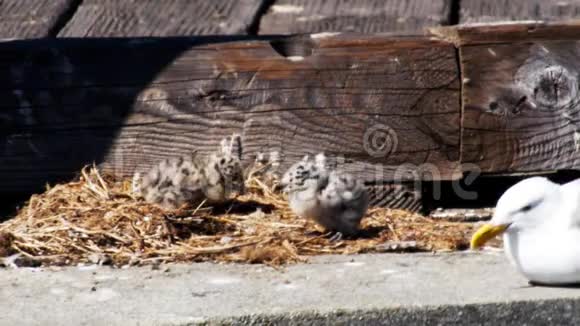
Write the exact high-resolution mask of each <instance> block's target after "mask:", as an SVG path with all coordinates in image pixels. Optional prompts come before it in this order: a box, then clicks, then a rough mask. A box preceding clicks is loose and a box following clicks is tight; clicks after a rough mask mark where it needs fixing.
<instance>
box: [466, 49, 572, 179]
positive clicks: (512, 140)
mask: <svg viewBox="0 0 580 326" xmlns="http://www.w3.org/2000/svg"><path fill="white" fill-rule="evenodd" d="M579 58H580V43H579V42H578V41H536V42H526V43H523V42H521V43H514V44H489V45H478V46H464V47H462V48H461V61H462V67H463V69H462V70H463V76H464V88H463V92H464V93H463V96H464V119H463V128H464V130H463V141H462V144H463V145H462V162H465V163H473V164H477V165H478V166H479V167H480V168H481V169H482V172H525V171H550V170H559V169H578V168H580V101H579V97H578V85H579V84H578V76H579V74H580V65H579V64H578V62H579Z"/></svg>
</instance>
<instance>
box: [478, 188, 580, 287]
mask: <svg viewBox="0 0 580 326" xmlns="http://www.w3.org/2000/svg"><path fill="white" fill-rule="evenodd" d="M499 234H503V242H504V251H505V253H506V255H507V257H508V258H509V260H510V261H511V262H512V264H513V265H515V267H516V268H517V270H518V271H519V272H520V273H521V274H523V275H524V276H525V277H526V278H527V279H528V280H529V281H530V282H532V283H536V284H572V283H580V180H576V181H572V182H569V183H566V184H563V185H559V184H556V183H553V182H551V181H549V180H548V179H547V178H544V177H533V178H528V179H525V180H523V181H520V182H518V183H517V184H515V185H513V186H512V187H511V188H509V189H508V190H507V191H506V192H505V193H504V194H503V195H502V196H501V197H500V199H499V201H498V203H497V206H496V209H495V212H494V215H493V217H492V219H491V221H490V223H489V224H486V225H484V226H482V227H481V228H480V229H479V230H478V231H477V232H476V233H475V234H474V235H473V237H472V239H471V247H472V249H475V248H479V247H481V246H483V245H484V244H485V243H486V242H487V241H488V240H490V239H491V238H493V237H495V236H496V235H499Z"/></svg>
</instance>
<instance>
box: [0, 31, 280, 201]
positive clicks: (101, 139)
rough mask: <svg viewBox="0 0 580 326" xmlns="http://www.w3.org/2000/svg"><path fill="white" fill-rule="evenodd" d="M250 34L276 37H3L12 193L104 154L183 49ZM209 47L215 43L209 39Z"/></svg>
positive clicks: (7, 180)
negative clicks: (140, 100)
mask: <svg viewBox="0 0 580 326" xmlns="http://www.w3.org/2000/svg"><path fill="white" fill-rule="evenodd" d="M273 37H275V36H273ZM248 39H253V40H255V39H264V40H270V39H272V37H262V38H256V37H253V38H250V37H247V36H203V37H195V38H188V37H175V38H154V37H148V38H131V39H129V38H92V39H80V38H68V39H67V38H64V39H38V40H17V41H7V42H2V43H1V44H0V85H1V86H0V94H1V95H2V99H3V100H2V103H0V185H2V188H3V190H4V191H5V190H6V189H9V190H8V191H10V196H15V197H19V196H21V195H23V194H26V193H30V192H31V191H32V192H34V191H40V190H42V189H43V187H44V186H45V184H47V183H50V184H54V183H56V182H61V181H64V180H68V179H70V178H71V177H73V176H74V175H75V173H77V172H78V171H79V170H80V169H81V168H82V167H83V166H84V165H86V164H91V163H93V162H95V163H97V164H98V163H101V162H103V160H105V157H106V156H107V153H108V152H109V150H110V147H111V145H112V142H113V141H114V140H115V139H116V136H117V134H118V133H119V132H120V129H121V127H123V126H125V125H128V124H131V122H129V121H127V117H128V116H129V115H130V114H131V113H134V112H132V111H134V110H135V105H134V103H135V101H136V99H137V97H138V96H139V94H140V93H141V92H142V91H143V90H144V89H146V88H147V87H148V86H150V83H151V82H152V81H154V80H155V79H156V77H157V76H158V75H159V73H160V72H161V71H162V70H164V69H166V68H167V67H168V66H170V65H171V63H172V62H173V61H174V60H175V59H176V58H177V57H179V55H180V54H181V53H183V52H184V51H188V50H190V49H192V48H196V47H198V46H204V45H208V44H217V43H224V42H235V41H243V40H248ZM204 50H205V51H210V50H208V49H207V47H206V48H204ZM141 53H143V55H141ZM184 75H185V77H187V74H184ZM173 114H176V113H173ZM162 118H163V117H162ZM143 123H146V122H143ZM135 137H138V135H136V136H135ZM129 145H130V144H129ZM16 176H18V177H16ZM6 207H11V204H7V205H6Z"/></svg>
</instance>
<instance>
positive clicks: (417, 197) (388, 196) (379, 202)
mask: <svg viewBox="0 0 580 326" xmlns="http://www.w3.org/2000/svg"><path fill="white" fill-rule="evenodd" d="M367 191H368V192H369V195H370V206H371V207H389V208H398V209H405V210H408V211H411V212H419V211H421V210H422V209H423V202H422V194H421V189H420V188H415V187H414V186H413V184H406V183H402V184H384V185H373V186H367Z"/></svg>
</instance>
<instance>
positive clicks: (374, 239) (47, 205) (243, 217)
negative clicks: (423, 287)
mask: <svg viewBox="0 0 580 326" xmlns="http://www.w3.org/2000/svg"><path fill="white" fill-rule="evenodd" d="M272 189H273V187H272V186H271V185H266V183H265V182H264V181H263V180H260V178H258V177H255V176H252V177H250V178H249V179H248V193H247V194H245V195H244V196H241V197H240V198H237V199H236V200H235V201H233V202H231V203H229V204H227V205H223V206H221V207H184V208H180V209H177V210H171V211H168V210H164V209H162V208H160V207H158V206H156V205H153V204H149V203H146V202H144V201H142V200H140V199H139V198H136V197H135V196H134V194H133V193H132V192H131V189H130V182H129V181H117V180H115V179H114V178H112V177H111V176H105V175H103V176H102V175H101V174H100V173H99V171H98V170H97V169H96V168H94V167H92V168H85V169H83V171H82V173H81V176H80V178H79V179H78V180H76V181H73V182H69V183H66V184H59V185H56V186H54V187H50V188H49V189H47V190H46V192H44V193H43V194H39V195H33V196H32V197H31V198H30V200H29V201H28V202H27V203H26V205H25V206H24V207H23V208H22V209H21V210H20V211H19V212H18V213H17V215H16V216H15V217H14V218H12V219H10V220H8V221H6V222H4V223H2V224H0V257H7V256H9V255H14V254H17V255H18V254H19V255H20V257H22V258H25V259H28V260H32V261H35V262H39V263H42V264H43V265H73V264H78V263H98V264H113V265H116V266H122V265H133V264H148V263H150V264H158V263H162V262H190V261H218V262H247V263H266V264H270V265H281V264H287V263H293V262H299V261H304V260H305V258H306V256H311V255H320V254H351V253H363V252H385V251H404V250H418V251H435V250H457V249H463V248H465V247H466V246H467V244H468V237H469V235H470V233H471V232H472V231H473V226H472V225H471V224H467V223H453V222H443V221H434V220H431V219H428V218H425V217H423V216H420V215H418V214H413V213H409V212H405V211H401V210H391V209H383V208H372V209H370V210H369V212H368V214H367V217H366V218H365V219H364V220H363V223H362V225H363V231H362V233H361V236H360V237H358V238H354V239H343V240H340V241H336V242H332V241H330V240H329V237H328V235H327V234H324V233H321V232H318V231H317V230H316V226H315V225H314V224H313V223H311V222H309V221H305V220H303V219H301V218H298V217H296V216H295V215H294V214H292V212H291V211H290V210H289V208H288V206H287V204H286V202H285V200H284V198H283V197H282V196H281V195H279V194H277V193H275V192H273V191H272Z"/></svg>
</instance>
